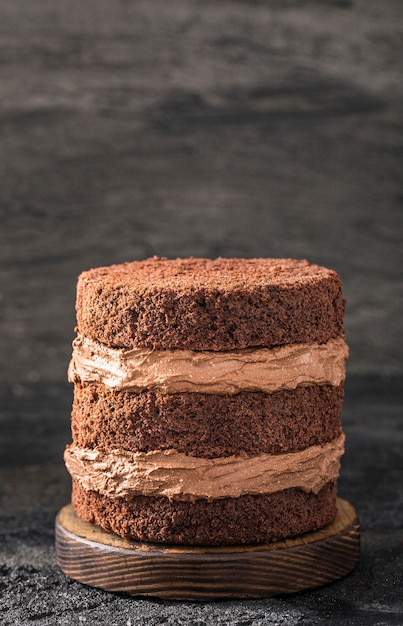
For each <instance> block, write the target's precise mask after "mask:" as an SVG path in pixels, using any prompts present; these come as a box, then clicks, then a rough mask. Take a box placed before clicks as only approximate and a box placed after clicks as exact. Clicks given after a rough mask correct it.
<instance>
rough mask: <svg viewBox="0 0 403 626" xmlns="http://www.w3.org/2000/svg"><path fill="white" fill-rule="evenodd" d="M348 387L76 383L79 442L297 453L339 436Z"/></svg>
mask: <svg viewBox="0 0 403 626" xmlns="http://www.w3.org/2000/svg"><path fill="white" fill-rule="evenodd" d="M343 387H344V385H341V386H339V387H330V386H328V385H323V386H316V385H313V386H310V387H297V388H296V389H295V390H293V391H279V392H275V393H273V394H266V393H260V392H257V393H248V392H241V393H238V394H235V395H215V394H199V393H175V394H159V393H153V392H149V391H144V392H142V393H131V392H127V391H114V390H111V389H108V388H107V387H105V386H103V385H88V384H84V385H83V384H77V385H75V392H74V402H73V410H72V432H73V438H74V442H75V443H76V444H77V445H79V446H80V447H83V448H90V449H94V448H101V449H104V450H112V449H114V448H118V449H122V450H127V451H131V452H150V451H152V450H170V449H175V450H176V451H177V452H183V453H185V454H190V455H193V456H197V457H205V458H216V457H223V456H231V455H232V454H235V455H239V454H246V455H248V456H254V455H257V454H260V453H268V454H284V453H287V452H296V451H297V450H303V449H304V448H307V447H308V446H313V445H320V444H324V443H326V442H328V441H332V440H333V439H335V438H336V437H338V436H339V435H340V433H341V424H340V413H341V409H342V404H343V395H344V394H343Z"/></svg>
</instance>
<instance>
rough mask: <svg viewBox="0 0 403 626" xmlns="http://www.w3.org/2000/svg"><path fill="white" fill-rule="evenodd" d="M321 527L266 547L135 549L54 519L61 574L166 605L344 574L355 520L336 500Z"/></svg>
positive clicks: (296, 586) (63, 517)
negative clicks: (333, 513) (332, 517)
mask: <svg viewBox="0 0 403 626" xmlns="http://www.w3.org/2000/svg"><path fill="white" fill-rule="evenodd" d="M337 509H338V513H337V517H336V519H335V520H334V522H333V523H332V524H329V525H328V526H326V527H325V528H323V529H321V530H319V531H316V532H312V533H306V534H304V535H301V536H299V537H297V538H294V539H292V540H287V541H280V542H276V543H273V544H268V545H251V546H236V547H234V546H231V547H193V546H189V547H187V546H185V547H184V546H174V545H164V544H161V545H158V544H147V543H137V542H134V541H129V540H126V539H123V538H121V537H118V536H116V535H113V534H110V533H107V532H105V531H103V530H102V529H100V528H98V527H97V526H94V525H92V524H88V523H87V522H84V521H82V520H81V519H80V518H79V517H78V516H77V515H76V514H75V513H74V510H73V508H72V506H71V505H70V504H69V505H67V506H65V507H64V508H62V509H61V510H60V512H59V514H58V516H57V518H56V554H57V560H58V563H59V566H60V568H61V569H62V570H63V572H64V573H65V574H67V575H68V576H70V577H71V578H74V579H75V580H78V581H80V582H82V583H85V584H87V585H90V586H93V587H99V588H101V589H105V590H108V591H116V592H117V591H119V592H126V593H129V594H131V595H140V596H156V597H160V598H165V599H170V600H217V599H224V598H259V597H260V598H261V597H268V596H273V595H277V594H282V593H292V592H297V591H301V590H303V589H309V588H313V587H317V586H320V585H323V584H326V583H328V582H331V581H334V580H337V579H339V578H341V577H343V576H345V575H346V574H348V573H349V572H350V571H351V570H352V569H353V568H354V567H355V566H356V564H357V562H358V559H359V553H360V531H359V519H358V516H357V513H356V511H355V509H354V508H353V507H352V505H351V504H350V503H349V502H347V501H346V500H342V499H341V498H338V501H337Z"/></svg>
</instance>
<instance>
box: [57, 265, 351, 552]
mask: <svg viewBox="0 0 403 626" xmlns="http://www.w3.org/2000/svg"><path fill="white" fill-rule="evenodd" d="M344 308H345V301H344V299H343V295H342V285H341V281H340V279H339V277H338V275H337V274H336V273H335V272H334V271H332V270H329V269H326V268H323V267H319V266H317V265H313V264H310V263H308V262H307V261H296V260H291V259H222V258H220V259H216V260H207V259H194V258H190V259H176V260H167V259H160V258H156V257H155V258H152V259H148V260H146V261H142V262H132V263H124V264H121V265H114V266H111V267H102V268H97V269H92V270H89V271H87V272H84V273H83V274H81V276H80V277H79V280H78V286H77V301H76V311H77V329H76V330H77V338H76V339H75V341H74V343H73V356H72V360H71V364H70V368H69V379H70V381H72V382H73V383H74V402H73V408H72V435H73V442H72V444H71V445H70V446H68V448H67V449H66V453H65V461H66V465H67V468H68V470H69V472H70V474H71V476H72V482H73V493H72V503H73V506H74V509H75V511H76V513H77V514H78V515H79V516H80V517H81V518H83V519H84V520H86V521H88V522H91V523H95V524H97V525H99V526H101V527H102V528H104V529H106V530H107V531H112V532H114V533H117V534H118V535H121V536H123V537H128V538H132V539H135V540H140V541H150V542H166V543H176V544H188V545H198V544H199V545H200V544H204V545H231V544H253V543H266V542H271V541H275V540H278V539H284V538H287V537H293V536H295V535H299V534H301V533H304V532H307V531H311V530H316V529H318V528H320V527H322V526H324V525H325V524H327V523H329V522H331V521H332V520H333V519H334V517H335V515H336V483H337V478H338V473H339V467H340V457H341V455H342V453H343V448H344V435H343V433H342V429H341V411H342V404H343V388H344V378H345V361H346V358H347V354H348V350H347V346H346V343H345V341H344V328H343V318H344Z"/></svg>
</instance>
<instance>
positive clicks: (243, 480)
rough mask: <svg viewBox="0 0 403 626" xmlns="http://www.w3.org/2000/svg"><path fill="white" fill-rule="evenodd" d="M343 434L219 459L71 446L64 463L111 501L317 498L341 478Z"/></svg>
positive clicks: (171, 452)
mask: <svg viewBox="0 0 403 626" xmlns="http://www.w3.org/2000/svg"><path fill="white" fill-rule="evenodd" d="M343 452H344V434H341V435H340V437H338V438H337V439H335V440H333V441H331V442H329V443H327V444H323V445H321V446H310V447H309V448H306V449H305V450H300V451H298V452H291V453H288V454H277V455H275V454H259V455H257V456H254V457H245V456H230V457H221V458H215V459H206V458H198V457H192V456H189V455H186V454H181V453H178V452H175V450H155V451H152V452H147V453H144V452H138V453H129V452H126V451H122V450H114V451H108V452H104V451H100V450H89V449H85V448H79V447H77V446H75V445H71V446H69V447H68V448H67V449H66V452H65V455H64V460H65V463H66V467H67V469H68V470H69V472H70V474H71V476H72V477H73V478H74V479H76V480H77V481H78V482H79V483H80V484H81V486H82V487H83V488H84V489H85V490H87V491H90V490H93V491H97V492H98V493H100V494H102V495H104V496H107V497H110V498H117V497H124V498H128V499H130V498H133V497H134V496H138V495H145V496H166V497H168V498H170V499H172V500H190V501H192V500H195V499H200V498H206V499H209V500H210V499H216V498H239V497H240V496H243V495H245V494H253V495H263V494H269V493H276V492H277V491H282V490H284V489H291V488H293V487H298V488H299V489H302V490H303V491H309V492H312V493H315V494H317V493H319V491H320V490H321V489H322V487H323V486H324V485H325V484H327V483H328V482H330V481H335V480H336V479H337V477H338V475H339V470H340V457H341V456H342V454H343Z"/></svg>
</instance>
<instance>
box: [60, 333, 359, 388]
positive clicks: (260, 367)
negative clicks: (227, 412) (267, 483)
mask: <svg viewBox="0 0 403 626" xmlns="http://www.w3.org/2000/svg"><path fill="white" fill-rule="evenodd" d="M347 356H348V347H347V344H346V343H345V341H344V339H343V338H342V337H339V338H337V339H330V340H329V341H328V342H326V343H324V344H318V343H313V344H293V345H285V346H281V347H276V348H255V349H254V348H248V349H242V350H230V351H222V352H212V351H211V352H210V351H192V350H148V349H143V348H138V349H132V350H126V349H123V348H109V347H108V346H105V345H103V344H101V343H99V342H97V341H94V340H92V339H88V338H86V337H83V336H78V337H77V338H76V339H75V340H74V342H73V355H72V359H71V362H70V366H69V381H70V382H75V381H82V382H88V383H99V384H104V385H106V386H108V387H111V388H114V389H118V390H126V391H133V392H140V391H142V390H144V389H149V390H153V389H157V390H159V391H160V392H162V393H183V392H200V393H211V394H235V393H238V392H239V391H241V390H244V391H263V392H265V393H272V392H274V391H279V390H283V389H295V388H296V387H297V386H300V385H305V386H306V385H332V386H334V387H336V386H338V385H340V384H341V383H342V382H343V381H344V379H345V362H346V359H347Z"/></svg>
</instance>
